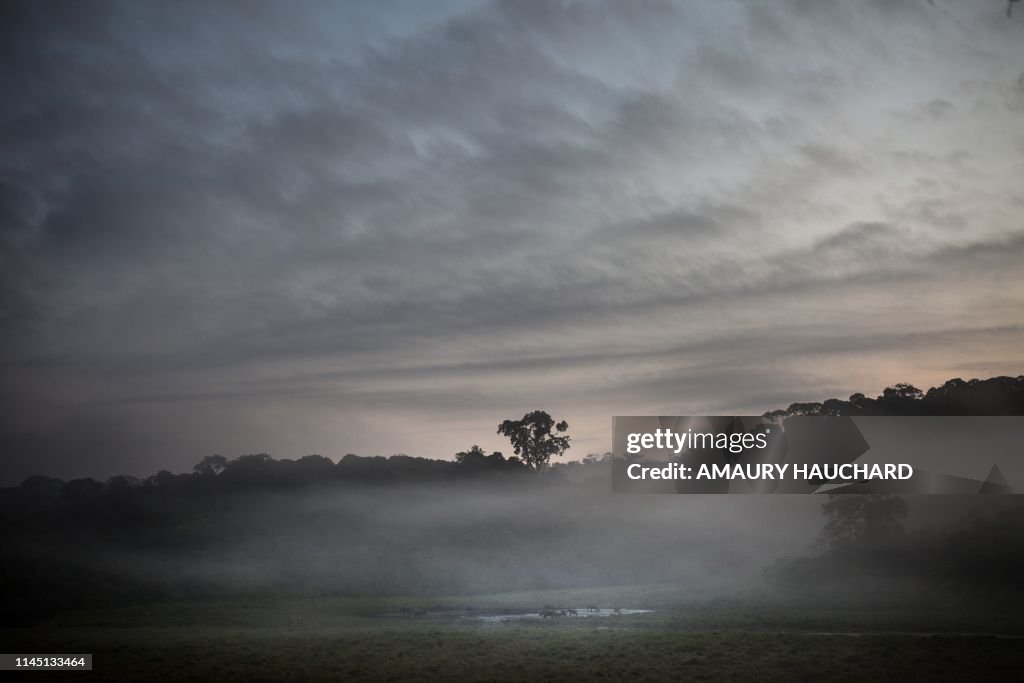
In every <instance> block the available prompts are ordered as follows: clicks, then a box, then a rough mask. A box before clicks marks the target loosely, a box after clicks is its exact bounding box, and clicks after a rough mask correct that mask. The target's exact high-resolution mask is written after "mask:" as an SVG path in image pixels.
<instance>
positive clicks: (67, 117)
mask: <svg viewBox="0 0 1024 683" xmlns="http://www.w3.org/2000/svg"><path fill="white" fill-rule="evenodd" d="M0 27H2V28H0V33H2V35H0V88H2V93H3V105H2V107H0V139H2V149H3V154H2V155H0V407H2V413H0V463H2V464H0V483H2V484H7V485H9V484H11V483H13V482H17V481H20V480H21V479H22V478H24V477H26V476H28V475H30V474H35V473H40V474H47V475H51V476H60V477H63V478H70V477H80V476H93V477H97V478H103V477H107V476H110V475H113V474H118V473H123V474H132V475H137V476H142V475H147V474H151V473H153V472H155V471H157V470H159V469H169V470H171V471H189V470H190V469H191V467H192V465H193V464H194V463H196V462H198V461H199V460H200V459H202V458H203V457H204V456H206V455H210V454H213V453H221V454H223V455H225V456H228V457H235V456H237V455H240V454H243V453H257V452H269V453H271V454H273V455H274V456H276V457H300V456H303V455H306V454H309V453H321V454H324V455H327V456H329V457H332V458H338V457H341V456H342V455H344V454H345V453H349V452H353V453H358V454H360V455H376V454H380V455H390V454H393V453H407V454H410V455H416V456H425V457H437V458H450V457H452V455H453V454H454V453H455V452H457V451H460V450H465V449H467V448H468V447H469V446H470V445H472V444H480V445H481V446H483V447H484V448H485V449H487V450H492V449H497V450H502V451H503V452H505V453H506V454H507V455H510V454H511V447H510V446H509V444H508V443H507V442H506V441H504V440H503V438H502V437H500V436H499V435H497V434H496V429H497V425H498V423H499V422H501V421H502V420H504V419H508V418H517V417H519V416H521V415H523V414H524V413H526V412H528V411H532V410H536V409H542V410H547V411H548V412H550V413H552V415H554V417H555V418H556V419H563V418H564V419H566V420H568V422H569V425H570V434H571V435H572V437H573V447H572V449H571V450H570V452H569V453H568V454H567V458H579V457H582V456H584V455H586V454H587V453H591V452H604V451H606V450H608V449H609V448H610V442H611V417H612V416H613V415H705V414H760V413H762V412H764V411H766V410H772V409H776V408H783V407H786V406H787V405H789V404H790V403H791V402H794V401H812V400H822V399H825V398H830V397H840V398H844V397H846V396H848V395H850V394H852V393H854V392H863V393H866V394H868V395H872V394H875V393H880V392H881V390H882V389H883V388H884V387H885V386H888V385H891V384H894V383H896V382H911V383H913V384H915V385H917V386H920V387H922V388H928V387H930V386H933V385H935V384H939V383H941V382H943V381H945V380H946V379H949V378H952V377H963V378H965V379H966V378H969V377H988V376H992V375H1000V374H1004V375H1014V376H1016V375H1019V374H1021V373H1022V372H1024V223H1022V219H1021V217H1022V215H1024V182H1022V180H1024V11H1021V12H1015V13H1014V16H1013V17H1012V18H1008V17H1007V16H1006V4H1005V3H1004V2H1001V1H1000V0H984V1H983V0H978V1H976V2H969V3H968V2H955V1H954V0H886V1H882V0H874V1H865V2H849V1H841V0H813V1H812V0H778V1H777V2H754V1H751V2H740V1H737V0H722V1H721V2H714V3H710V2H680V3H672V2H661V1H651V2H630V3H622V2H611V1H609V2H554V1H550V2H549V1H543V2H541V1H537V2H469V1H467V2H430V3H423V2H413V1H411V0H410V1H408V2H373V3H369V2H362V3H333V2H332V3H312V2H288V3H283V2H278V3H272V2H246V3H227V2H176V3H157V2H124V3H113V2H81V3H67V2H65V3H49V2H31V3H25V4H20V3H16V2H7V3H3V5H2V8H0Z"/></svg>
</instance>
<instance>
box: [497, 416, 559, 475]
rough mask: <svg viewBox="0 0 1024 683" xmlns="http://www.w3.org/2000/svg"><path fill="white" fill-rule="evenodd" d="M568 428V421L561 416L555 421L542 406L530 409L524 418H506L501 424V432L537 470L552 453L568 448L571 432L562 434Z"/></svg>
mask: <svg viewBox="0 0 1024 683" xmlns="http://www.w3.org/2000/svg"><path fill="white" fill-rule="evenodd" d="M552 430H554V431H552ZM568 430H569V423H568V422H566V421H565V420H562V421H561V422H559V423H557V424H555V420H554V418H552V417H551V416H550V415H549V414H547V413H546V412H544V411H543V410H535V411H533V412H532V413H527V414H526V415H523V419H521V420H505V421H504V422H502V423H501V424H500V425H498V433H499V434H503V435H505V436H507V437H508V439H509V441H511V442H512V449H513V450H514V451H515V453H516V455H518V456H520V457H521V458H522V459H523V462H525V463H526V464H527V465H529V466H530V467H532V468H533V469H535V470H539V469H542V468H543V467H544V466H545V465H547V464H548V461H550V460H551V456H552V455H559V456H560V455H562V454H563V453H565V451H566V449H567V448H569V436H568V435H565V436H559V435H560V434H562V433H563V432H566V431H568Z"/></svg>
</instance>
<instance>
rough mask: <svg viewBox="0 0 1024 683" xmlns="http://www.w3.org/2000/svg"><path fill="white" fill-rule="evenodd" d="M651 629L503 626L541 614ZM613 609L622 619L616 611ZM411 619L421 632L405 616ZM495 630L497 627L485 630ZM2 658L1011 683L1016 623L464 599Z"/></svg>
mask: <svg viewBox="0 0 1024 683" xmlns="http://www.w3.org/2000/svg"><path fill="white" fill-rule="evenodd" d="M604 603H607V605H608V606H609V607H610V606H621V607H622V608H624V609H630V608H640V609H654V610H655V611H654V612H652V613H647V614H633V615H613V616H609V617H603V618H573V617H568V616H567V617H555V618H550V619H532V620H531V619H518V620H516V619H509V620H502V619H501V618H500V615H501V614H505V613H508V614H519V613H521V612H522V611H528V610H531V609H536V610H539V609H542V608H543V607H544V606H545V605H548V606H555V607H557V606H560V605H576V604H578V605H580V606H582V605H590V604H601V605H602V606H604ZM618 603H621V605H620V604H618ZM411 610H415V611H416V612H417V613H419V616H408V615H407V614H406V615H403V612H405V611H411ZM491 615H498V618H492V616H491ZM3 640H4V643H5V644H6V645H7V647H5V648H4V650H5V651H7V652H15V651H18V652H26V653H27V652H35V653H47V652H52V653H58V652H60V653H86V652H88V653H92V654H93V655H94V671H93V672H92V673H67V672H60V673H43V672H33V673H31V674H28V673H25V674H22V677H31V680H33V681H41V680H52V679H54V678H60V679H61V680H70V679H74V680H79V679H93V680H117V681H125V680H152V679H156V680H161V681H178V680H210V679H219V680H249V681H254V680H255V681H287V680H346V681H350V680H393V681H401V680H434V679H438V680H478V681H496V680H568V679H577V680H579V679H595V680H609V681H617V680H779V681H783V680H785V681H792V680H807V681H811V680H814V681H818V680H905V679H908V678H909V679H919V680H949V681H954V680H965V679H985V680H1020V675H1021V672H1022V671H1024V625H1022V624H1021V621H1020V620H1019V619H1017V618H1016V614H1015V612H1014V611H1013V610H1010V609H1008V608H1007V609H1005V610H1000V609H998V608H986V609H981V610H977V609H976V610H971V609H964V608H962V607H961V608H957V609H950V606H948V605H947V606H938V605H935V606H931V607H922V608H918V609H907V608H903V609H872V610H868V609H851V608H845V609H839V608H831V609H826V608H815V607H807V606H804V607H799V608H798V607H793V606H787V607H783V606H781V605H780V604H778V603H774V602H771V601H757V600H754V601H751V600H744V601H738V600H711V601H706V600H705V601H702V600H699V599H698V600H694V599H692V597H691V598H686V599H684V598H682V597H679V596H678V589H676V588H673V587H668V586H651V587H625V588H610V589H601V590H590V591H562V592H543V593H514V594H499V595H491V596H477V597H475V598H457V599H436V600H423V599H420V600H415V601H403V600H387V601H367V600H351V599H336V598H325V599H303V600H287V601H280V602H275V601H267V600H232V601H230V602H203V603H200V602H189V603H165V604H161V605H149V606H141V607H133V608H126V609H120V610H104V611H91V612H78V613H66V614H64V615H62V616H60V617H58V618H56V619H53V620H50V621H48V622H45V623H41V624H37V625H35V626H32V627H27V628H20V629H6V630H4V632H3Z"/></svg>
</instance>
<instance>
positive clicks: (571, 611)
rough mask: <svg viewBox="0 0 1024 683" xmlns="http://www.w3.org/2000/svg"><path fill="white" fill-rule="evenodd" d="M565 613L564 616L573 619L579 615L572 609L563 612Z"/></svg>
mask: <svg viewBox="0 0 1024 683" xmlns="http://www.w3.org/2000/svg"><path fill="white" fill-rule="evenodd" d="M565 613H566V615H572V616H574V617H578V616H579V615H580V613H579V612H577V611H576V610H574V609H567V610H565Z"/></svg>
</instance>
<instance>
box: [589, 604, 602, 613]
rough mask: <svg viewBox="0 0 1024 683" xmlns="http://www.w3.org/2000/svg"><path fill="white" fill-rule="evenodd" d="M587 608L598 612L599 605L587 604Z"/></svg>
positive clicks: (599, 609)
mask: <svg viewBox="0 0 1024 683" xmlns="http://www.w3.org/2000/svg"><path fill="white" fill-rule="evenodd" d="M587 610H589V611H591V612H600V611H601V608H600V607H595V606H594V605H588V606H587Z"/></svg>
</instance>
